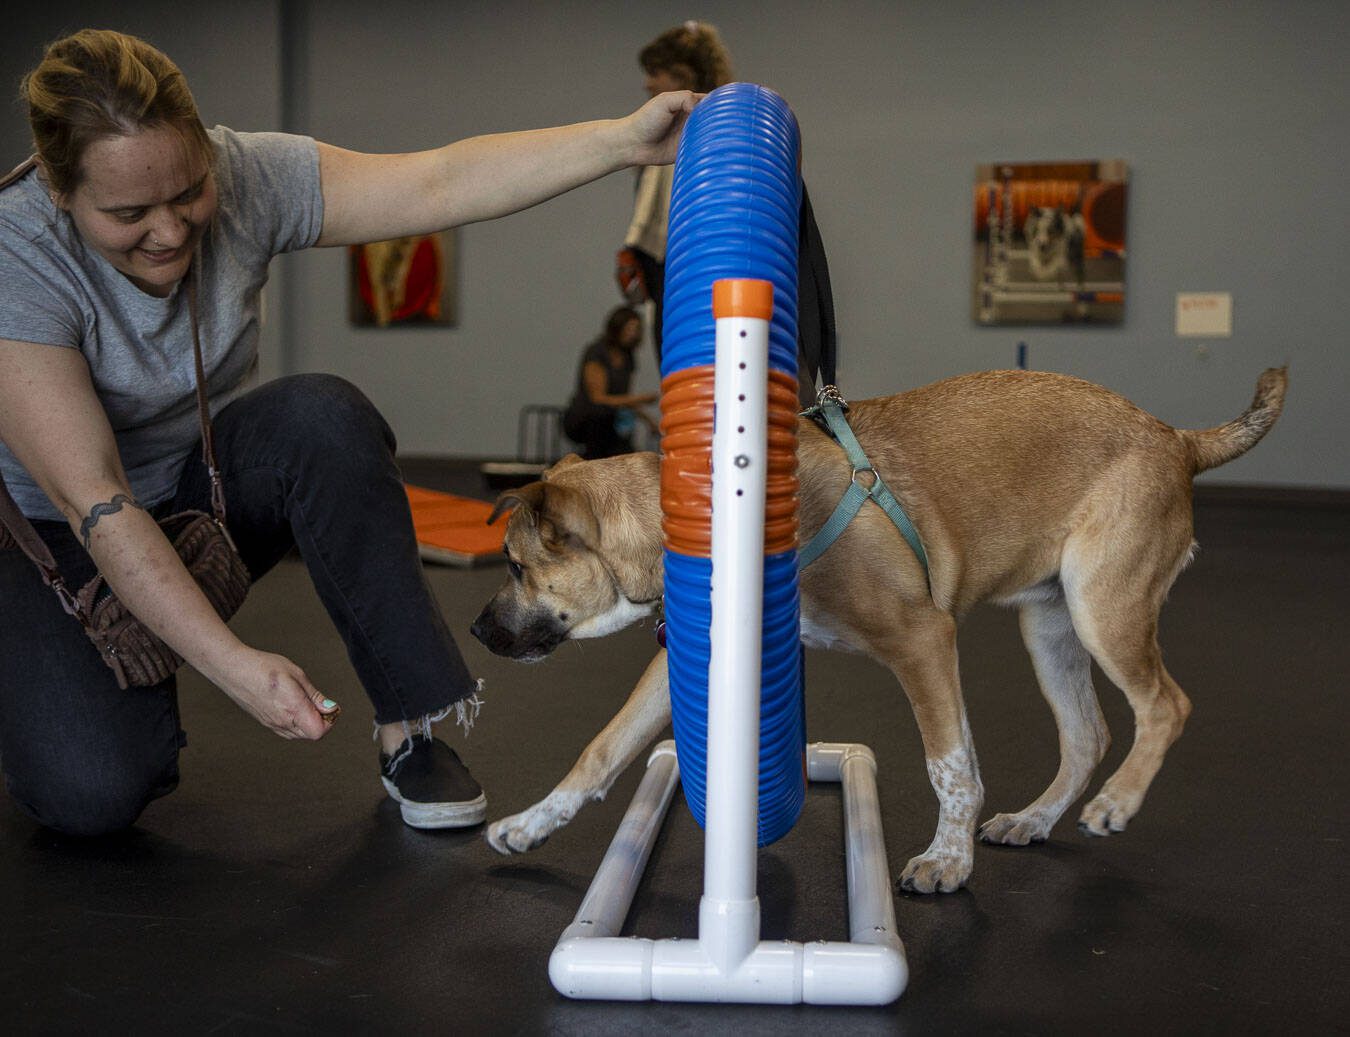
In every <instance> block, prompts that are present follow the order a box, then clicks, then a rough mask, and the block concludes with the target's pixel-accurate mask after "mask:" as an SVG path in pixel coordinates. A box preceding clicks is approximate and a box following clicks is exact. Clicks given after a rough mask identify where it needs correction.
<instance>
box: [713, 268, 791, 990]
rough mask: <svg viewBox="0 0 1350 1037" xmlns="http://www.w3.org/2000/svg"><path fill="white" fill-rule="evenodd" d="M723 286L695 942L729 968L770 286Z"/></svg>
mask: <svg viewBox="0 0 1350 1037" xmlns="http://www.w3.org/2000/svg"><path fill="white" fill-rule="evenodd" d="M723 286H728V282H725V281H724V282H719V285H718V287H717V288H716V289H715V292H714V299H715V304H714V315H715V318H716V325H717V335H716V352H715V360H716V371H715V376H714V383H713V400H714V406H715V418H714V423H713V445H712V629H711V631H710V644H709V649H710V662H709V665H708V742H707V745H708V757H707V785H706V788H707V812H706V819H705V828H706V838H705V843H704V856H703V869H704V871H703V899H702V901H701V902H700V905H699V939H700V941H701V942H702V943H703V946H704V949H705V951H706V952H707V954H708V956H709V958H710V959H711V960H712V961H713V962H714V963H715V964H716V965H717V967H718V968H719V969H721V970H723V971H724V972H730V971H732V970H733V969H735V967H736V966H737V965H739V964H740V962H741V961H742V960H743V959H744V958H745V957H746V956H747V955H748V954H749V953H750V952H751V951H752V950H754V948H755V946H756V944H757V943H758V942H759V898H758V896H757V895H756V892H755V867H756V844H757V841H758V840H757V836H756V832H757V827H758V814H759V703H760V662H761V658H760V656H761V645H760V639H761V628H762V618H763V611H764V601H763V598H764V496H765V478H766V473H767V467H768V349H769V320H768V317H769V315H770V314H771V312H772V299H773V294H772V293H773V290H772V287H771V286H769V285H768V284H767V283H766V282H763V281H735V282H730V286H729V287H723ZM766 292H767V298H768V309H767V312H766V310H765V308H764V306H765V304H764V298H765V293H766ZM747 300H748V301H747ZM751 314H753V315H751Z"/></svg>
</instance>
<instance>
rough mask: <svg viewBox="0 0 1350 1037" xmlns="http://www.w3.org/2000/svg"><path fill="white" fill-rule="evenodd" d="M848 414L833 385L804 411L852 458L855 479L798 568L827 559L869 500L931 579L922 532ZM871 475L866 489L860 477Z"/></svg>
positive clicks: (801, 554) (799, 559) (799, 560)
mask: <svg viewBox="0 0 1350 1037" xmlns="http://www.w3.org/2000/svg"><path fill="white" fill-rule="evenodd" d="M847 411H848V401H847V400H845V399H844V397H843V395H842V394H841V393H840V392H839V390H838V389H837V388H835V387H834V386H833V385H827V386H825V388H823V389H821V390H820V395H819V396H818V397H817V398H816V404H815V406H814V407H809V408H807V409H806V410H804V411H802V416H803V417H807V418H810V419H812V420H813V421H815V422H816V423H817V424H820V425H822V426H823V427H824V428H825V430H826V431H827V432H829V434H830V436H831V437H832V438H833V439H834V441H835V442H836V443H838V444H839V445H840V446H841V447H843V448H844V453H845V454H847V455H848V462H849V464H851V465H852V466H853V477H852V479H851V480H850V482H849V487H848V489H847V490H846V491H845V492H844V496H843V499H841V500H840V501H839V503H838V505H837V506H836V507H835V509H834V513H833V514H832V515H831V516H830V517H829V520H828V521H826V523H825V525H823V526H821V527H820V531H819V532H818V533H816V535H815V536H814V537H812V538H811V542H810V543H809V544H807V545H806V547H804V548H803V549H802V550H801V551H800V552H799V553H798V555H797V568H798V569H805V568H806V567H807V566H808V565H810V564H811V563H812V562H814V561H815V560H816V559H817V558H819V557H820V556H821V555H823V554H824V553H825V552H826V551H827V550H829V547H830V545H831V544H833V543H834V542H835V540H836V539H838V537H839V534H840V533H842V532H843V531H844V529H845V528H846V527H847V526H848V524H849V523H850V522H852V521H853V517H854V516H855V515H857V514H858V512H859V511H860V510H861V509H862V506H863V504H864V503H866V502H867V501H868V500H869V499H870V500H871V501H872V503H873V504H875V505H877V507H879V508H881V510H882V511H884V512H885V513H886V515H887V516H888V517H889V518H890V520H891V521H892V522H894V523H895V528H896V529H898V530H900V535H901V536H903V537H904V538H905V540H906V542H907V543H908V544H909V546H910V547H911V548H912V549H913V551H914V554H915V557H917V558H918V559H919V564H920V565H922V566H923V573H924V576H925V578H928V579H929V582H930V584H931V582H932V581H931V577H929V573H928V555H927V553H926V552H925V551H924V549H923V541H922V540H920V539H919V531H918V530H917V529H915V528H914V523H913V522H911V521H910V520H909V516H908V515H906V514H905V509H904V508H902V507H901V506H900V502H899V501H898V500H896V498H895V494H893V493H892V492H891V491H890V488H889V487H888V486H887V485H886V483H885V482H884V481H882V478H881V473H880V472H878V471H877V470H876V469H875V468H873V467H872V462H871V461H869V460H868V459H867V454H865V453H864V452H863V448H862V447H861V446H860V445H859V444H858V439H857V437H856V436H854V435H853V430H852V429H851V428H849V424H848V419H846V418H845V417H844V414H845V412H847ZM868 474H870V475H871V476H872V484H871V485H870V486H864V485H863V484H862V483H861V482H860V481H859V477H860V476H863V475H868Z"/></svg>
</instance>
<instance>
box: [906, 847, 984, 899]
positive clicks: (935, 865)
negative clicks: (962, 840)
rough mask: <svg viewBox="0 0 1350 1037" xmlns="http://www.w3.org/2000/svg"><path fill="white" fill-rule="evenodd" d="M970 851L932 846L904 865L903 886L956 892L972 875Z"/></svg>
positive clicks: (910, 888)
mask: <svg viewBox="0 0 1350 1037" xmlns="http://www.w3.org/2000/svg"><path fill="white" fill-rule="evenodd" d="M971 866H972V861H971V858H970V856H969V855H968V854H959V853H951V852H943V851H935V850H932V849H929V850H928V852H927V853H922V854H920V855H919V856H917V857H915V858H913V859H912V860H911V861H910V862H909V863H908V864H906V865H905V870H904V872H903V873H902V874H901V875H900V888H901V889H904V890H908V891H909V892H910V893H955V892H956V891H957V890H958V889H960V888H961V887H962V886H964V885H965V884H966V879H968V878H970V869H971Z"/></svg>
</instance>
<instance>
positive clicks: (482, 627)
mask: <svg viewBox="0 0 1350 1037" xmlns="http://www.w3.org/2000/svg"><path fill="white" fill-rule="evenodd" d="M494 627H496V624H495V623H494V622H493V620H492V614H491V612H490V610H488V609H483V611H482V612H480V613H478V618H477V619H475V620H474V621H473V623H471V624H470V625H469V633H471V634H473V636H474V637H476V638H478V640H479V641H481V642H482V643H483V644H485V645H486V644H487V643H488V638H489V631H491V630H492V629H493V628H494Z"/></svg>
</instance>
